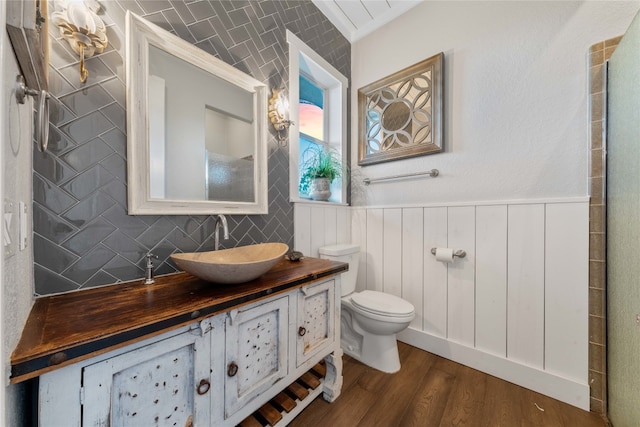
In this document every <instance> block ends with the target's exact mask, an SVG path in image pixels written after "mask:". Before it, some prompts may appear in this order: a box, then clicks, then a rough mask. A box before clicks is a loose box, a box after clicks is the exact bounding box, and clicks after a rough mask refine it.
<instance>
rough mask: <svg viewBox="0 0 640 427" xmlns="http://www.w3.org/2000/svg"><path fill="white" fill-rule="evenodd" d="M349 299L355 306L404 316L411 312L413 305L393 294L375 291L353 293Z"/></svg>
mask: <svg viewBox="0 0 640 427" xmlns="http://www.w3.org/2000/svg"><path fill="white" fill-rule="evenodd" d="M351 301H352V302H353V304H354V305H355V306H356V307H359V308H361V309H362V310H366V311H369V312H371V313H375V314H381V315H393V316H406V315H410V314H413V312H414V307H413V305H412V304H411V303H410V302H408V301H405V300H403V299H402V298H399V297H397V296H395V295H390V294H385V293H383V292H376V291H362V292H357V293H354V294H353V295H352V296H351Z"/></svg>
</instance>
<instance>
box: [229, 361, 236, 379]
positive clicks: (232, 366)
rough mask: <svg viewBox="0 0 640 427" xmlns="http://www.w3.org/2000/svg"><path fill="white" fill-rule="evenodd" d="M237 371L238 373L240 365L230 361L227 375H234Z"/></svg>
mask: <svg viewBox="0 0 640 427" xmlns="http://www.w3.org/2000/svg"><path fill="white" fill-rule="evenodd" d="M237 373H238V365H236V364H235V363H234V362H231V363H229V366H228V367H227V375H229V376H230V377H233V376H235V374H237Z"/></svg>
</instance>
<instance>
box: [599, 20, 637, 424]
mask: <svg viewBox="0 0 640 427" xmlns="http://www.w3.org/2000/svg"><path fill="white" fill-rule="evenodd" d="M607 74H608V83H607V121H608V123H607V141H606V150H607V377H608V383H607V388H608V415H609V420H610V421H611V422H612V423H613V425H615V426H616V427H626V426H637V425H638V420H640V17H639V16H636V17H635V19H634V21H633V22H632V24H631V26H630V27H629V29H628V30H627V32H626V34H625V36H624V37H623V39H622V40H621V41H620V44H619V45H618V47H617V48H616V51H615V52H614V54H613V55H612V57H611V59H610V60H609V64H608V73H607Z"/></svg>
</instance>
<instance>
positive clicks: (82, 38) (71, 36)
mask: <svg viewBox="0 0 640 427" xmlns="http://www.w3.org/2000/svg"><path fill="white" fill-rule="evenodd" d="M98 11H100V4H99V3H98V2H97V1H95V0H56V11H55V12H53V13H52V14H51V20H52V22H53V23H54V24H55V25H57V26H58V27H59V28H60V35H62V37H64V38H65V39H66V40H67V42H69V46H71V49H73V51H74V52H75V53H77V54H78V55H80V82H81V83H85V82H86V81H87V77H88V76H89V71H87V70H86V69H85V68H84V60H85V58H91V57H92V56H93V54H94V53H96V52H97V53H102V52H103V51H104V49H105V48H106V47H107V44H108V42H109V41H108V40H107V34H106V31H107V29H106V27H105V26H104V22H102V19H100V17H98Z"/></svg>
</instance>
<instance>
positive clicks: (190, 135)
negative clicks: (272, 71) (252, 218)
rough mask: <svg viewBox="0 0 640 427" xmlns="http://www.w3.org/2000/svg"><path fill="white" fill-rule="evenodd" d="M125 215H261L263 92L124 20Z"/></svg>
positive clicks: (221, 65)
mask: <svg viewBox="0 0 640 427" xmlns="http://www.w3.org/2000/svg"><path fill="white" fill-rule="evenodd" d="M126 64H127V66H126V71H127V95H128V96H127V141H128V146H127V155H128V205H129V206H128V207H129V214H130V215H140V214H142V215H144V214H161V215H185V214H196V215H203V214H220V213H224V214H266V213H267V211H268V201H267V86H266V85H265V84H263V83H262V82H260V81H258V80H256V79H254V78H253V77H251V76H249V75H247V74H245V73H243V72H242V71H240V70H238V69H236V68H234V67H232V66H231V65H229V64H227V63H225V62H223V61H221V60H219V59H217V58H215V57H213V56H212V55H210V54H208V53H206V52H204V51H203V50H201V49H199V48H197V47H195V46H194V45H192V44H190V43H188V42H186V41H184V40H182V39H181V38H179V37H177V36H175V35H173V34H170V33H169V32H167V31H165V30H164V29H162V28H160V27H158V26H156V25H155V24H152V23H150V22H148V21H146V20H145V19H143V18H141V17H139V16H137V15H135V14H134V13H131V12H128V13H127V60H126Z"/></svg>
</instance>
